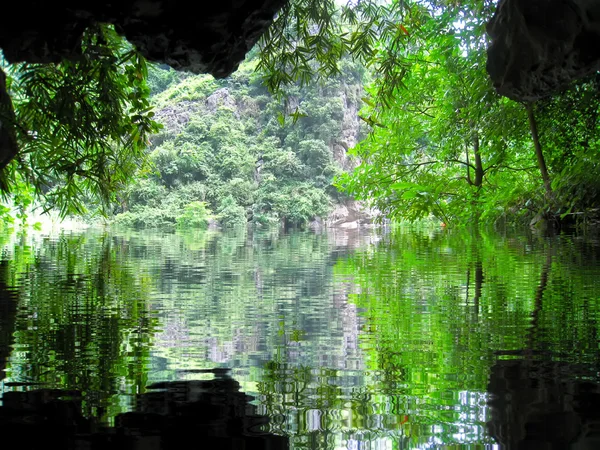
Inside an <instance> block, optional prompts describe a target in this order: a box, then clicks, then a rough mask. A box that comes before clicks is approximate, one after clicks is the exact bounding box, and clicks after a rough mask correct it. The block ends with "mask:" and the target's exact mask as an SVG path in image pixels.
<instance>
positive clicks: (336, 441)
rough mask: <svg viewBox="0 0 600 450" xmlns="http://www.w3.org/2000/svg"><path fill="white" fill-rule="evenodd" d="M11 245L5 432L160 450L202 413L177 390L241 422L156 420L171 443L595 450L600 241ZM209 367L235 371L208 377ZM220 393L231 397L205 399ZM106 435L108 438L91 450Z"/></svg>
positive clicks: (189, 239)
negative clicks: (252, 438)
mask: <svg viewBox="0 0 600 450" xmlns="http://www.w3.org/2000/svg"><path fill="white" fill-rule="evenodd" d="M1 239H2V247H3V250H2V255H1V262H0V298H1V303H0V312H1V318H0V368H2V369H3V371H2V372H1V373H0V377H2V378H3V380H2V388H3V392H4V406H3V408H4V411H10V414H8V413H6V412H5V413H3V414H0V418H1V417H5V418H6V417H8V419H5V420H4V422H1V421H0V426H2V427H4V428H5V430H6V429H11V430H13V431H14V430H16V429H17V428H14V424H15V423H17V424H19V426H21V428H18V431H19V432H20V433H27V431H23V430H28V428H27V426H29V425H30V424H31V423H33V422H35V423H38V422H39V423H47V422H48V420H49V419H48V417H55V416H57V415H61V414H66V416H68V417H71V418H72V417H76V418H77V420H75V419H69V420H67V421H66V422H64V421H63V422H64V423H63V422H61V425H60V427H62V428H60V427H59V429H60V432H61V433H63V432H64V433H68V432H72V433H73V434H75V435H77V436H79V437H77V438H76V439H75V440H73V439H70V440H65V441H64V445H65V447H64V448H68V447H69V446H72V447H73V448H74V447H75V446H76V445H79V444H82V442H83V443H86V445H88V444H89V445H88V447H86V448H101V447H102V445H105V444H106V445H108V444H107V443H109V441H110V439H113V441H114V439H116V438H114V436H121V437H122V436H124V435H127V439H129V441H127V442H129V443H133V444H131V445H134V444H135V442H137V444H135V445H138V447H139V446H141V445H146V444H148V445H146V447H147V448H155V447H151V445H158V444H157V442H161V439H162V440H163V441H164V442H167V441H166V440H165V439H167V438H165V437H164V436H165V434H164V433H163V434H162V435H161V436H162V438H160V439H159V438H158V437H157V436H158V434H157V433H156V432H151V431H149V430H150V428H151V427H150V425H148V423H149V422H151V421H152V420H155V419H156V417H158V418H159V419H156V420H159V422H160V420H163V419H162V417H163V416H164V415H165V414H166V412H165V411H166V409H164V408H166V407H165V406H164V405H167V403H168V404H169V405H171V404H177V405H178V406H177V407H178V408H180V409H177V410H176V411H175V412H174V411H172V410H169V413H173V414H175V415H176V416H177V417H179V418H180V419H181V417H183V416H186V414H188V413H190V411H192V409H193V408H192V409H190V408H191V407H190V408H187V409H186V410H185V412H182V411H183V410H182V409H181V408H183V407H182V406H181V405H182V404H183V402H182V401H181V395H183V394H181V393H182V392H184V393H185V396H186V401H187V402H188V403H189V404H191V405H196V406H197V405H198V404H199V403H198V399H203V400H202V401H203V402H204V403H203V404H209V403H210V404H212V405H213V406H214V405H215V404H218V405H220V406H219V408H220V409H219V408H217V409H218V410H219V411H222V410H224V407H223V406H222V404H227V405H230V406H227V408H230V407H231V408H230V409H231V411H233V410H235V411H237V412H236V413H235V414H238V415H235V417H237V419H235V420H237V421H238V422H240V423H242V422H243V424H244V425H243V426H241V425H240V426H239V427H238V428H235V427H234V428H232V426H231V425H230V424H231V421H229V422H227V423H228V424H229V425H223V423H222V422H219V424H218V425H215V423H213V422H210V425H206V427H208V428H210V429H211V430H212V431H211V432H208V431H206V430H205V429H194V427H195V426H197V425H193V424H197V422H190V423H191V424H192V425H190V426H189V427H188V425H187V422H185V421H182V420H179V424H178V428H177V431H176V432H175V431H174V430H175V428H173V427H174V425H173V423H174V422H168V424H167V423H166V422H164V421H163V422H160V424H159V425H160V426H161V427H163V428H164V429H168V430H170V431H169V432H170V433H171V435H170V436H171V438H169V439H175V438H173V436H174V435H182V434H185V431H181V430H184V428H185V427H188V428H189V429H193V432H194V433H196V435H197V436H202V435H203V433H204V432H206V433H208V434H211V433H212V434H211V435H214V436H216V437H215V439H217V438H218V439H222V438H223V437H224V436H225V435H227V434H228V433H229V434H230V435H232V436H233V435H235V436H236V439H237V436H238V435H256V434H259V435H261V436H263V435H266V434H270V435H275V436H281V437H283V438H285V440H283V441H281V440H280V441H276V442H277V445H280V447H277V446H274V445H271V448H284V447H285V448H291V449H301V448H311V449H427V448H473V449H483V448H490V449H492V448H524V449H527V448H556V449H563V448H575V449H579V448H581V449H583V448H600V408H599V407H600V388H599V382H600V375H599V371H600V367H599V363H598V356H599V352H600V350H599V346H598V334H597V333H598V329H599V320H600V316H599V312H598V311H599V307H600V258H599V256H600V246H599V244H598V242H597V241H595V240H594V239H591V238H582V237H577V236H567V235H563V236H554V237H540V236H530V235H497V234H489V233H477V234H472V233H451V232H447V231H444V230H420V231H407V230H396V231H390V232H385V233H383V232H381V233H379V234H377V233H373V232H358V231H356V230H353V231H346V232H344V231H337V232H329V233H322V234H312V233H300V232H298V233H287V234H285V233H263V234H260V233H237V234H235V233H229V234H228V233H212V232H203V233H175V234H160V233H130V234H127V233H107V232H98V231H87V232H84V233H66V232H65V233H62V234H52V235H45V234H42V233H35V232H30V233H28V234H24V233H16V234H6V235H4V236H2V238H1ZM214 368H228V369H230V371H229V372H227V373H226V374H223V373H220V372H219V373H217V374H216V375H213V374H212V373H206V370H207V369H214ZM211 380H212V381H211ZM165 382H167V383H166V384H165ZM149 387H151V388H160V389H158V391H156V389H149ZM207 389H208V390H210V391H211V392H213V391H214V392H218V393H219V396H220V397H218V399H217V400H214V398H213V397H210V399H209V400H206V392H207ZM165 390H166V391H169V392H174V393H175V394H173V396H171V394H168V395H167V394H165V393H164V392H165ZM156 392H162V393H163V394H160V396H159V397H156V395H157V394H156ZM223 392H226V396H225V397H223ZM242 393H245V394H248V395H250V396H252V397H253V398H250V397H244V395H242ZM157 398H158V399H159V400H158V404H160V405H162V406H160V407H158V406H156V405H157V403H156V402H157ZM224 398H226V400H224ZM161 402H162V403H161ZM190 402H191V403H190ZM194 402H196V403H194ZM64 403H68V404H69V405H70V406H69V407H68V408H67V407H65V406H64ZM188 403H186V405H187V404H188ZM23 404H25V405H27V406H26V407H23V406H18V405H23ZM49 405H50V406H49ZM57 405H61V406H57ZM231 405H233V406H231ZM236 405H237V406H236ZM240 405H241V406H240ZM19 408H20V409H19ZM27 408H29V409H27ZM35 408H38V409H37V410H36V411H37V412H36V413H35V414H37V415H35V414H34V415H32V414H33V413H31V412H29V413H28V414H29V415H25V414H23V413H22V412H19V411H23V410H27V411H30V410H34V409H35ZM49 408H50V409H49ZM65 408H66V409H65ZM157 408H158V409H157ZM161 408H163V409H161ZM227 408H225V409H227ZM238 410H239V411H238ZM15 411H16V412H15ZM39 411H42V412H39ZM48 411H51V412H48ZM57 411H58V412H57ZM65 411H67V412H65ZM132 411H134V412H132ZM228 411H229V410H228ZM240 411H241V412H240ZM150 413H151V414H150ZM11 414H12V415H11ZM136 414H137V415H136ZM190 414H192V415H193V414H197V411H196V410H193V411H192V412H191V413H190ZM219 414H220V413H219ZM227 414H229V413H227ZM240 414H241V416H240ZM31 417H36V418H37V419H35V420H33V419H31ZM186 417H187V416H186ZM194 417H195V416H194ZM232 417H233V416H232ZM240 417H242V419H239V418H240ZM25 418H27V419H25ZM149 418H150V419H149ZM142 419H143V420H142ZM238 419H239V420H238ZM36 420H37V422H36ZM52 420H54V419H52ZM211 420H212V419H211ZM142 422H143V425H140V423H142ZM152 423H154V422H152ZM236 423H237V422H236ZM23 424H25V425H23ZM65 424H66V425H65ZM237 426H238V425H236V427H237ZM119 427H121V428H119ZM122 427H125V428H126V429H127V430H128V431H127V432H126V433H120V432H115V431H114V430H115V429H122ZM219 427H220V428H219ZM188 428H185V429H188ZM208 428H207V429H208ZM53 429H54V430H56V429H57V428H56V427H55V428H53ZM131 430H135V432H131ZM202 430H204V431H202ZM215 430H216V431H215ZM232 430H233V431H232ZM236 430H237V431H236ZM190 432H191V431H190ZM56 433H58V432H56ZM101 433H112V434H111V436H113V437H111V438H110V439H108V438H107V439H108V440H106V439H104V438H103V439H104V440H102V443H103V444H97V446H96V447H93V446H92V447H90V446H91V445H92V444H90V442H96V441H94V440H93V439H96V440H97V441H98V439H99V438H97V437H96V438H93V439H92V437H93V436H97V435H99V434H101ZM119 433H120V434H119ZM206 433H205V434H206ZM215 433H216V434H215ZM253 433H254V434H253ZM159 434H160V433H159ZM82 436H83V437H82ZM90 436H92V437H90ZM149 436H150V437H149ZM142 437H143V439H145V440H141V439H142ZM123 439H125V438H123ZM152 439H154V440H152ZM113 441H110V442H113ZM74 442H75V444H74ZM98 442H100V441H98ZM169 442H171V441H169ZM173 442H175V441H173ZM173 445H175V444H173ZM177 445H178V446H181V443H180V442H179V443H177ZM215 445H217V444H215ZM261 445H262V444H261ZM246 446H247V448H251V447H248V444H246ZM82 448H83V447H82ZM130 448H134V447H130ZM173 448H176V447H173ZM190 448H196V447H193V446H192V447H190ZM207 448H208V447H207ZM223 448H224V447H223ZM256 448H259V447H256ZM261 448H262V447H261Z"/></svg>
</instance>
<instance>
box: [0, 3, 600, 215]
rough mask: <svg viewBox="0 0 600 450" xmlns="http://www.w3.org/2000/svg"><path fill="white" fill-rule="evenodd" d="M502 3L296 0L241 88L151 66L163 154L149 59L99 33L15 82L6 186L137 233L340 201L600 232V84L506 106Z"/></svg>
mask: <svg viewBox="0 0 600 450" xmlns="http://www.w3.org/2000/svg"><path fill="white" fill-rule="evenodd" d="M494 7H495V4H494V2H493V1H490V0H465V1H462V2H447V1H442V0H440V1H432V2H427V3H423V2H418V1H391V2H383V3H382V2H377V1H367V0H365V1H361V2H351V3H349V4H348V5H346V6H343V7H342V6H338V5H337V4H336V2H335V1H333V0H326V1H315V0H294V1H292V2H290V3H289V5H288V7H286V8H285V9H284V10H283V11H282V12H281V14H280V15H279V16H278V17H277V19H276V20H275V22H274V24H273V26H272V27H271V28H270V30H269V32H268V33H267V34H266V35H265V36H264V38H263V40H262V42H261V44H260V45H259V46H258V47H257V48H256V49H255V50H253V54H252V55H250V57H249V59H248V61H247V62H246V63H245V64H244V65H243V66H242V67H241V69H240V70H239V71H238V72H237V73H236V74H234V75H233V76H232V77H231V78H230V79H228V80H225V81H215V80H212V79H211V78H209V77H205V76H196V77H193V76H187V75H185V74H179V73H176V72H174V71H170V70H166V69H159V68H153V69H151V70H150V73H149V74H148V75H149V80H150V85H151V87H152V90H153V91H154V94H155V96H154V100H153V102H154V103H155V105H156V108H157V111H158V114H159V119H160V121H161V122H163V123H164V124H165V125H166V126H165V128H164V129H163V130H162V132H160V133H159V134H158V135H156V136H154V137H153V138H152V139H151V141H148V136H149V135H150V134H151V133H152V132H155V131H157V129H158V125H157V124H156V123H155V122H154V121H153V112H152V111H150V106H149V102H148V94H149V90H148V88H147V87H146V82H145V75H146V68H145V63H144V61H143V60H142V59H141V58H140V57H139V55H137V54H136V53H135V51H133V50H131V49H129V48H128V46H127V44H126V43H125V42H123V41H122V40H121V39H120V38H118V37H117V36H116V34H115V33H114V31H112V30H111V29H110V28H108V27H104V28H100V29H97V30H90V31H89V32H88V34H87V35H86V38H85V39H84V48H83V52H84V55H85V57H84V58H83V60H82V61H81V62H77V63H66V62H65V63H63V64H60V65H56V66H31V65H20V66H17V67H8V68H6V72H7V74H8V80H7V85H8V86H9V91H10V92H11V94H12V96H13V100H14V103H15V111H16V115H15V118H10V117H8V116H7V114H6V113H3V116H2V120H3V121H4V122H7V121H11V120H12V121H14V122H15V124H16V126H15V130H17V132H18V133H17V139H18V141H19V143H20V147H21V149H22V150H21V152H20V154H19V156H18V157H17V158H16V159H15V160H13V161H12V162H11V163H10V164H9V165H8V166H7V167H6V168H4V170H3V173H2V180H1V181H2V186H3V188H4V190H5V191H6V190H9V189H12V191H13V193H14V195H13V200H14V201H15V202H16V204H17V205H20V207H21V210H23V211H24V209H25V207H27V206H28V205H29V204H30V203H31V201H32V198H33V196H34V195H37V196H38V197H39V198H42V199H43V200H45V202H46V205H48V207H52V206H57V207H59V208H60V210H61V212H62V213H63V214H67V213H70V212H80V211H82V210H83V209H84V205H85V204H88V205H90V204H91V205H92V210H94V209H95V208H97V205H94V203H98V202H97V199H98V198H100V199H102V200H103V201H102V202H101V203H102V208H103V210H104V211H108V212H109V213H121V214H119V215H118V216H117V222H119V223H122V224H127V225H132V226H164V225H167V226H170V227H172V226H175V225H176V224H179V225H180V226H194V227H203V226H206V224H207V223H208V222H209V220H211V219H217V220H218V221H219V222H220V223H221V224H222V225H224V226H235V225H241V224H244V223H246V222H248V221H251V222H253V223H256V224H263V225H267V224H280V223H283V224H285V225H305V224H307V223H309V222H311V221H312V220H314V219H315V218H318V217H324V216H326V215H327V213H328V211H329V210H330V208H331V205H332V204H334V203H335V202H337V201H339V200H340V198H341V197H340V196H343V195H351V196H354V197H356V198H358V199H361V200H364V201H365V202H367V203H368V204H370V205H371V206H373V207H375V208H376V209H378V210H380V211H382V212H383V213H385V215H386V216H388V217H390V218H392V219H396V220H419V219H424V218H425V219H427V218H436V219H438V220H440V221H442V222H444V223H446V224H449V225H457V226H458V225H462V224H466V223H473V222H474V221H483V222H498V221H504V222H506V221H507V222H510V223H514V222H522V223H536V224H541V226H546V225H548V224H550V223H552V222H559V221H562V220H567V219H578V220H579V221H580V222H581V221H583V222H586V221H590V220H595V219H596V218H597V216H598V215H599V214H598V210H599V206H600V205H598V191H599V189H600V185H599V183H598V181H597V180H598V179H600V177H599V176H598V175H599V168H598V163H597V161H598V157H597V156H598V155H597V152H598V138H597V134H598V133H597V127H598V120H597V119H598V100H599V98H598V83H599V82H600V81H598V80H597V79H589V80H584V81H582V82H579V83H578V84H577V85H575V86H572V87H571V88H570V89H568V90H567V91H565V92H562V93H559V94H557V95H556V96H555V97H553V98H550V99H547V100H545V101H543V102H539V103H538V104H527V105H521V104H518V103H515V102H512V101H510V100H508V99H505V98H501V97H499V96H498V95H497V94H496V93H495V91H494V89H493V87H492V86H491V83H490V81H489V79H488V77H487V74H486V71H485V69H484V67H485V48H486V45H487V42H486V37H485V23H486V22H487V21H488V20H489V19H490V17H491V14H492V12H493V10H494ZM317 80H318V81H319V83H320V84H319V83H317ZM362 83H367V86H366V91H367V98H366V106H365V109H364V110H363V111H362V113H361V118H362V119H363V121H364V122H365V123H366V124H368V125H370V126H371V129H372V132H371V134H370V136H369V138H368V139H365V140H364V141H363V142H361V143H360V144H359V145H358V146H356V148H355V149H354V150H353V153H354V155H355V156H356V161H357V163H360V166H359V167H358V168H356V170H354V171H353V172H351V173H344V172H343V171H341V170H340V165H339V162H340V161H342V160H343V159H344V158H345V156H343V155H342V156H341V157H340V155H336V156H335V157H334V156H333V153H334V152H335V151H336V148H337V149H338V152H339V145H338V144H340V143H341V142H342V140H341V135H342V134H343V122H344V121H345V120H346V119H347V117H345V116H347V114H348V111H349V110H351V108H350V109H348V104H349V103H351V104H352V105H353V106H356V105H357V104H358V103H359V98H360V97H361V96H362V94H360V89H359V88H358V86H360V85H361V84H362ZM309 86H310V87H309ZM269 92H273V93H275V96H271V94H270V93H269ZM346 122H347V120H346ZM148 143H149V144H150V146H149V148H148V149H147V151H144V148H145V146H146V144H148ZM342 153H343V152H342ZM336 160H337V162H338V164H336ZM147 162H151V163H152V164H149V165H147V164H146V163H147ZM351 166H352V164H347V165H346V168H350V167H351ZM333 179H335V180H336V181H335V185H337V187H339V188H340V189H341V191H342V192H343V193H342V194H340V193H337V192H336V191H335V190H334V189H333V188H332V187H331V182H332V180H333ZM131 182H133V183H131ZM107 207H108V208H107Z"/></svg>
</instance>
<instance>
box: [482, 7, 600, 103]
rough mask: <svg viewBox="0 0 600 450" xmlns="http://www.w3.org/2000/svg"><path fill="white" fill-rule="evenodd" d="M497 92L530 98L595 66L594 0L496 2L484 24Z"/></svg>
mask: <svg viewBox="0 0 600 450" xmlns="http://www.w3.org/2000/svg"><path fill="white" fill-rule="evenodd" d="M487 31H488V34H489V35H490V38H491V45H490V47H489V49H488V63H487V70H488V73H489V74H490V77H491V78H492V81H493V83H494V86H495V87H496V89H497V91H498V93H499V94H501V95H504V96H507V97H509V98H512V99H513V100H517V101H535V100H538V99H540V98H542V97H545V96H547V95H550V94H552V93H554V92H556V91H558V90H560V89H561V88H564V87H566V86H567V85H568V84H569V83H571V82H572V81H573V80H576V79H579V78H582V77H586V76H589V75H591V74H593V73H594V72H596V71H597V70H598V69H599V68H600V2H598V1H595V0H500V3H499V4H498V8H497V10H496V14H495V15H494V17H493V18H492V20H491V21H490V22H489V24H488V27H487Z"/></svg>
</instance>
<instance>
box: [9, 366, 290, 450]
mask: <svg viewBox="0 0 600 450" xmlns="http://www.w3.org/2000/svg"><path fill="white" fill-rule="evenodd" d="M199 372H200V371H199ZM201 372H211V371H201ZM212 372H213V373H214V378H213V379H211V380H195V381H174V382H161V383H155V384H153V385H150V386H148V392H146V393H144V394H140V395H138V396H137V398H136V407H135V408H134V410H133V411H131V412H127V413H123V414H119V415H118V416H117V417H116V418H115V425H114V426H112V427H106V426H100V425H98V424H97V423H96V421H95V420H94V419H88V418H85V417H83V415H82V414H81V403H82V401H84V399H83V398H82V397H81V393H80V392H77V391H67V390H58V389H40V390H32V391H28V392H16V391H12V392H6V393H5V394H4V398H3V406H2V407H0V431H1V432H2V436H3V438H4V439H5V441H6V442H11V441H12V442H18V443H19V446H20V448H27V449H29V448H32V449H33V448H44V447H47V446H50V447H52V448H61V449H90V450H94V449H106V448H111V449H136V450H137V449H156V450H158V449H186V448H207V449H246V450H251V449H269V450H271V449H272V450H278V449H287V448H288V438H286V437H283V436H277V435H274V434H271V433H269V432H265V431H262V429H263V428H264V427H266V426H267V425H268V418H267V417H266V416H262V415H259V414H257V412H256V407H255V406H254V405H252V404H250V403H249V401H251V400H252V399H253V398H252V397H251V396H248V395H246V394H245V393H244V392H241V391H240V385H239V383H238V382H237V381H236V380H234V379H233V378H231V377H230V376H228V375H227V373H224V372H222V371H218V370H217V371H212ZM11 438H12V439H11ZM7 439H8V440H7ZM13 439H14V440H13Z"/></svg>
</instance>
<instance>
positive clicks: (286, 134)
mask: <svg viewBox="0 0 600 450" xmlns="http://www.w3.org/2000/svg"><path fill="white" fill-rule="evenodd" d="M256 64H257V60H256V58H253V57H250V58H249V59H248V61H247V62H245V63H243V64H242V66H241V67H240V69H239V70H238V71H237V72H236V73H235V74H234V75H233V76H231V77H230V78H229V79H227V80H223V81H216V80H214V79H213V78H212V77H210V76H207V75H198V76H193V75H186V74H178V73H176V72H175V71H173V70H169V69H168V68H166V69H163V68H158V67H154V68H151V70H150V86H151V88H152V90H153V92H154V96H153V101H154V103H155V105H156V112H157V115H156V117H157V120H158V121H160V122H161V123H162V124H163V125H164V128H163V130H162V131H161V132H160V133H159V134H157V135H155V136H154V137H153V138H152V140H151V145H150V148H149V157H150V160H151V162H152V163H153V168H154V170H153V171H152V172H151V173H148V174H147V176H145V177H139V178H138V179H137V180H136V181H135V182H134V183H133V184H132V185H131V186H130V187H129V189H128V190H127V191H126V192H123V193H121V194H120V196H119V197H120V201H121V205H120V207H119V208H118V209H117V212H120V214H118V215H117V216H116V219H115V220H116V222H117V223H119V224H126V225H130V226H134V227H137V228H141V227H157V226H160V227H164V226H167V227H173V226H175V225H176V224H177V225H179V226H184V227H190V226H191V227H203V226H206V225H207V224H208V222H209V220H211V219H216V220H217V221H218V222H219V223H220V224H221V225H222V226H225V227H234V226H237V225H245V224H246V223H247V222H248V221H251V222H252V223H254V224H258V225H273V224H284V225H286V226H303V225H306V224H308V223H309V222H310V221H313V220H315V218H324V217H326V216H327V214H328V213H329V211H330V210H331V207H332V205H333V204H335V203H336V202H339V201H340V200H341V195H340V194H338V193H337V191H336V189H335V188H333V186H332V185H331V183H332V179H333V177H334V176H335V175H336V174H337V173H338V172H340V170H341V167H342V166H343V165H344V164H345V163H346V155H345V148H344V147H348V146H349V145H353V144H354V143H355V142H356V141H357V138H358V137H359V136H358V134H359V133H360V124H359V120H358V117H357V115H356V114H357V110H358V108H359V106H358V105H359V103H360V96H361V91H362V83H363V77H364V74H365V70H364V69H363V68H361V67H360V66H359V65H357V64H353V63H352V62H350V61H344V63H343V69H342V73H340V74H339V75H338V76H336V77H332V78H330V79H329V80H328V81H327V82H326V83H324V84H322V85H319V86H313V87H310V88H309V87H305V88H300V87H290V88H288V89H286V91H285V93H286V95H287V104H286V105H285V106H284V107H283V108H282V105H281V102H280V101H279V100H278V99H277V98H275V97H273V96H272V95H271V94H269V92H268V90H267V89H266V88H265V87H264V86H263V84H262V83H261V80H260V78H259V77H258V76H257V75H256V73H255V67H256ZM286 112H287V113H288V117H287V118H286V116H285V115H284V114H285V113H286ZM290 114H291V117H290V116H289V115H290Z"/></svg>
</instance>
